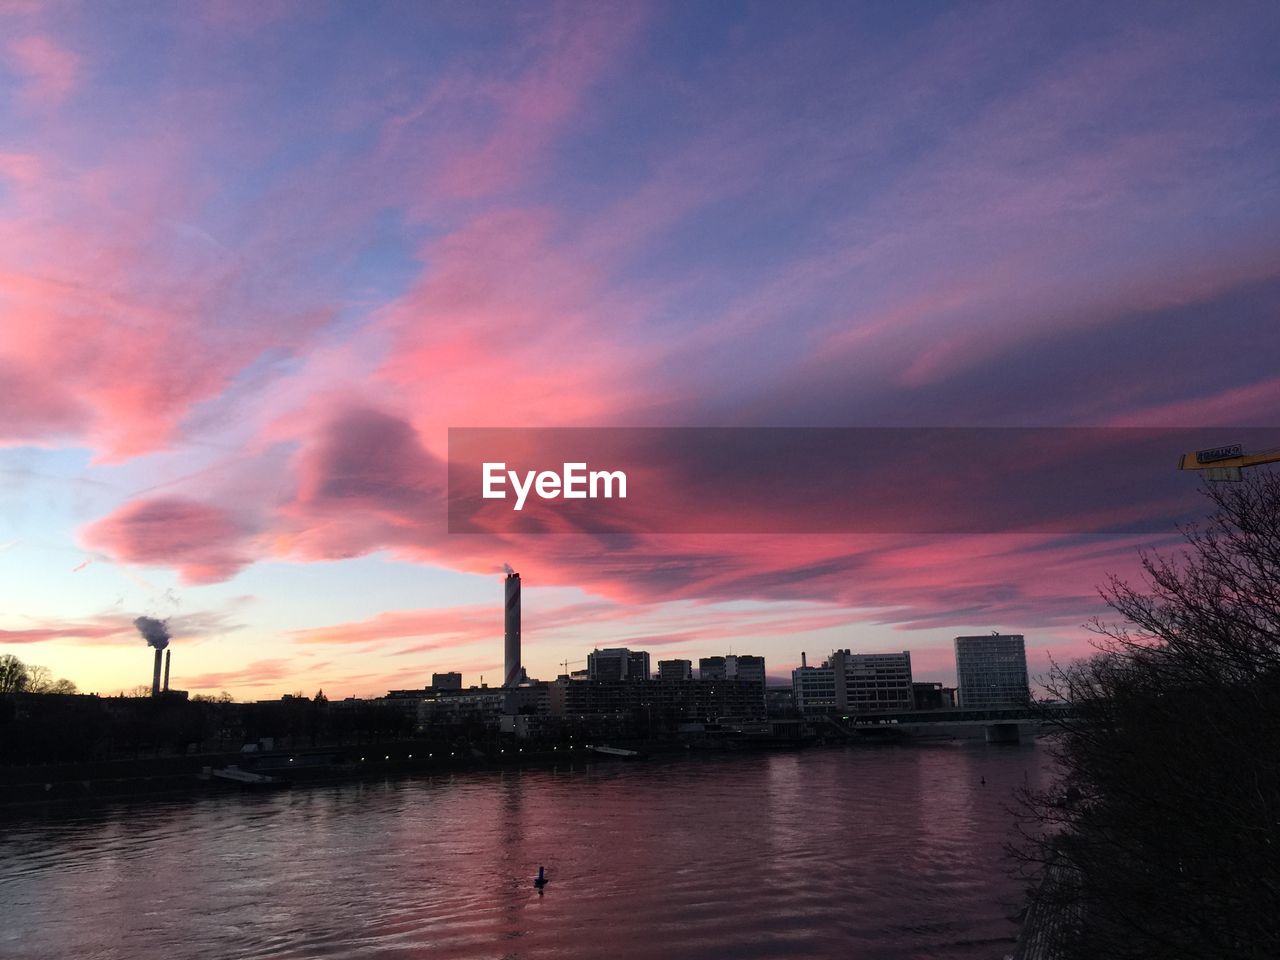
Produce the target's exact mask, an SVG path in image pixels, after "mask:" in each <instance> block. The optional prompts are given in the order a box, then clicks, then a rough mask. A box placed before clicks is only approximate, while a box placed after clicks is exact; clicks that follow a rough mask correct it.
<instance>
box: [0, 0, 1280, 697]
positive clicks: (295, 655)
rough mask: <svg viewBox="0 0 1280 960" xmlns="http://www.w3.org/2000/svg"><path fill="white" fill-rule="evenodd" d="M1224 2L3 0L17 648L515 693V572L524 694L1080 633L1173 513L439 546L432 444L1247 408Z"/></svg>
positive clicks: (1259, 108) (0, 272)
mask: <svg viewBox="0 0 1280 960" xmlns="http://www.w3.org/2000/svg"><path fill="white" fill-rule="evenodd" d="M1249 9H1251V10H1256V13H1257V15H1256V16H1254V15H1248V16H1245V15H1241V13H1240V10H1239V9H1235V10H1215V9H1209V8H1197V7H1195V6H1187V7H1179V8H1176V9H1171V8H1169V7H1168V6H1167V5H1163V4H1151V5H1141V4H1137V5H1124V6H1123V7H1116V6H1115V5H1101V4H1099V5H1094V6H1092V7H1090V8H1089V10H1088V15H1084V13H1083V12H1082V9H1081V8H1072V9H1070V10H1068V9H1046V8H1033V7H1030V6H1024V7H1010V6H1007V5H1003V4H983V5H977V6H966V7H963V8H960V7H956V8H948V7H945V6H938V7H934V8H929V9H928V10H922V9H908V8H892V7H887V6H886V7H876V6H867V7H858V6H855V5H849V6H847V7H846V6H844V5H834V4H832V5H827V6H821V5H811V6H804V5H801V6H800V7H794V8H788V9H786V10H783V9H782V8H780V7H776V6H774V5H769V4H761V5H750V4H744V5H740V6H733V7H720V6H714V5H692V6H690V5H679V4H654V5H640V4H627V5H625V6H619V7H608V8H606V7H597V6H594V5H585V4H584V5H578V6H573V5H567V6H546V7H527V8H524V9H522V10H521V11H520V13H519V15H518V16H510V17H506V16H499V15H497V14H496V13H495V12H494V11H493V10H492V9H490V10H484V9H476V8H469V7H463V6H458V7H455V6H447V5H440V6H436V5H432V6H430V7H426V6H422V7H419V6H414V5H407V4H406V5H396V4H385V5H374V6H371V7H370V6H366V5H359V6H357V5H348V6H343V5H336V6H326V5H323V4H299V5H291V4H287V3H284V4H280V5H278V6H275V7H272V9H271V11H269V12H267V11H256V12H255V13H254V14H253V15H251V14H250V13H249V12H248V8H237V7H235V5H225V4H211V5H207V6H202V7H200V8H199V9H198V10H191V11H186V10H179V9H178V8H175V7H164V6H154V7H152V6H149V5H139V6H137V7H136V8H123V9H114V8H113V9H110V10H109V9H107V8H95V7H93V6H85V7H83V8H80V9H78V10H73V9H71V8H68V7H62V6H48V7H46V6H45V5H43V4H39V3H31V4H12V5H6V6H5V7H4V8H3V9H2V10H0V23H3V26H4V33H5V36H6V38H7V39H6V41H5V42H4V44H3V45H2V46H0V76H2V77H3V80H4V81H5V82H4V85H3V89H2V90H0V98H2V100H3V104H4V110H3V117H2V118H0V137H3V141H4V143H3V146H2V147H0V257H2V258H3V262H4V266H3V268H2V269H0V316H2V317H3V320H0V406H2V407H3V411H4V412H3V415H0V591H2V592H0V652H5V653H14V654H15V655H17V656H19V657H21V659H23V660H24V661H26V662H28V663H35V664H41V665H44V666H47V667H48V668H49V669H50V670H51V671H52V672H53V673H54V674H55V675H57V676H62V677H67V678H69V679H71V680H73V681H74V682H75V683H76V684H78V686H79V687H80V689H82V690H84V691H97V692H101V693H113V692H115V691H118V690H122V689H131V688H133V687H135V686H138V685H141V684H143V683H145V682H147V681H148V680H149V678H150V676H151V672H152V652H151V651H150V650H149V649H148V647H147V646H146V644H145V642H144V641H143V640H142V639H141V638H140V637H139V636H138V634H137V631H136V629H135V628H134V626H133V621H134V619H135V618H136V617H139V616H144V615H145V616H150V617H155V618H158V619H167V620H168V621H169V623H170V626H171V630H172V633H173V637H174V639H173V645H172V649H173V651H174V657H173V670H174V674H173V678H172V682H173V684H174V686H175V687H180V688H183V689H189V690H191V691H192V692H203V693H215V694H216V693H218V692H219V691H221V690H224V689H225V690H228V691H230V692H231V693H233V694H234V695H236V696H237V697H238V698H241V699H255V698H257V697H258V696H260V695H265V694H268V693H271V692H273V691H274V692H280V691H286V690H288V691H292V690H296V689H301V690H305V691H307V692H308V693H310V692H312V691H314V690H315V689H317V688H319V687H323V688H324V689H325V690H326V692H329V693H331V695H334V696H346V695H359V696H366V695H376V694H380V693H381V692H384V691H386V690H388V689H395V688H400V687H406V686H410V685H412V684H414V683H415V682H418V681H419V680H421V679H425V678H426V677H429V676H430V675H431V674H432V673H435V672H444V671H455V670H456V671H460V672H462V673H463V674H465V675H466V676H467V677H474V678H478V677H479V676H480V675H484V676H485V677H486V678H487V681H488V682H490V683H495V682H501V681H500V678H501V677H502V675H503V672H504V659H503V650H502V637H503V625H502V617H501V612H500V610H499V609H498V607H497V604H496V603H495V602H494V598H495V596H497V595H498V594H499V593H500V590H501V587H500V584H501V582H502V569H503V565H504V564H510V565H512V566H513V567H515V568H516V569H518V570H520V571H521V572H522V573H523V574H524V575H525V577H526V578H527V579H526V586H525V589H524V594H523V601H522V602H523V605H524V623H525V628H524V637H523V650H524V657H523V659H524V663H523V665H524V667H525V669H527V671H528V672H529V674H530V675H533V676H555V675H556V674H557V673H558V672H559V671H558V669H557V668H558V664H559V662H560V661H561V660H563V659H564V658H565V657H572V656H576V655H577V654H578V653H579V652H582V651H586V650H590V649H592V648H605V647H632V648H636V649H644V650H647V651H649V652H651V653H652V655H653V659H654V660H655V661H656V660H658V659H680V658H683V659H690V660H693V661H694V662H696V661H697V660H698V659H699V657H700V656H705V655H711V654H722V653H724V652H727V651H729V650H731V649H733V650H750V651H751V652H752V653H754V654H759V655H762V656H764V657H765V659H766V662H767V663H768V664H769V665H770V669H772V670H774V671H775V676H779V677H781V676H784V675H785V674H786V673H787V672H789V670H790V669H791V667H793V666H796V665H798V662H799V651H801V650H806V651H809V653H810V654H811V655H812V656H817V655H819V654H823V653H825V652H827V651H838V650H842V649H849V650H852V651H853V652H854V653H858V652H870V651H882V650H906V649H910V651H911V658H912V666H913V670H914V672H915V674H916V675H918V676H919V677H921V678H925V679H930V680H943V681H954V679H955V673H954V664H953V650H952V643H953V640H954V638H955V637H957V636H966V635H978V634H985V633H989V632H991V631H992V630H1000V631H1015V632H1016V633H1018V634H1023V635H1025V636H1026V638H1027V659H1028V667H1029V670H1030V672H1031V674H1032V675H1033V677H1034V676H1035V675H1036V674H1037V673H1040V672H1043V671H1044V670H1045V669H1046V667H1047V666H1048V657H1049V655H1050V654H1052V655H1053V656H1054V657H1055V658H1057V659H1059V660H1067V659H1070V658H1072V657H1075V656H1079V655H1081V654H1084V653H1086V652H1088V650H1089V647H1088V634H1087V633H1085V632H1084V631H1083V630H1082V629H1081V627H1080V625H1081V624H1082V623H1084V622H1085V621H1086V620H1088V618H1089V617H1090V616H1092V615H1094V614H1099V613H1102V612H1103V604H1102V602H1101V601H1100V600H1099V598H1098V596H1097V593H1096V587H1097V585H1098V584H1099V583H1101V582H1102V581H1103V579H1104V577H1105V575H1106V574H1107V573H1110V572H1114V573H1117V574H1120V575H1122V576H1133V575H1134V574H1135V572H1136V570H1137V555H1136V551H1137V549H1138V548H1139V547H1164V546H1169V545H1171V544H1172V543H1174V542H1175V541H1176V539H1177V533H1176V531H1175V530H1174V529H1173V528H1172V526H1170V527H1169V529H1168V534H1167V535H1151V536H1111V537H1101V536H1097V535H1092V534H1090V533H1088V532H1080V533H1076V534H1071V535H1063V534H1041V533H1019V534H1013V533H1002V534H989V535H977V534H975V535H963V536H960V535H956V536H949V537H942V536H920V535H912V536H908V535H905V534H904V535H896V534H867V535H862V534H859V535H852V534H850V535H838V536H837V535H830V536H828V535H793V536H782V535H776V536H764V535H723V536H722V535H699V536H697V537H691V536H680V535H669V534H663V535H651V536H650V535H636V536H626V537H620V538H615V539H609V538H607V537H599V536H581V537H572V536H564V537H561V536H555V537H528V536H525V537H521V536H519V535H503V536H488V537H486V536H451V535H449V534H448V533H447V527H446V518H445V505H444V489H445V487H444V481H445V469H444V463H445V459H446V457H447V430H448V428H449V427H457V426H500V427H525V426H635V425H643V426H708V425H710V426H719V425H723V426H877V427H878V426H900V427H908V426H924V427H937V426H982V427H995V426H1001V427H1003V426H1102V427H1110V426H1151V427H1196V426H1203V427H1210V426H1212V427H1222V428H1224V431H1223V432H1224V434H1225V435H1223V436H1221V437H1215V438H1214V442H1222V443H1228V442H1234V441H1235V439H1236V438H1235V437H1233V436H1231V435H1230V427H1232V426H1233V425H1243V424H1250V423H1252V424H1259V423H1261V424H1266V423H1268V422H1274V421H1275V420H1276V418H1277V417H1280V379H1278V378H1277V376H1276V374H1275V359H1276V358H1275V355H1274V349H1273V344H1274V343H1275V336H1274V315H1275V310H1276V307H1277V304H1280V270H1278V269H1277V267H1276V264H1277V263H1280V256H1277V254H1278V253H1280V226H1277V225H1278V224H1280V192H1277V190H1276V188H1275V184H1276V183H1277V182H1278V181H1277V177H1276V175H1277V172H1280V171H1278V170H1277V166H1278V165H1280V143H1277V137H1276V135H1275V132H1274V130H1275V124H1274V118H1275V106H1274V105H1275V103H1276V102H1277V101H1280V80H1278V79H1277V78H1278V77H1280V64H1278V63H1277V53H1276V50H1277V48H1278V46H1277V44H1276V43H1275V42H1274V41H1275V38H1276V35H1277V30H1278V29H1280V24H1278V23H1277V20H1276V17H1275V14H1274V10H1271V9H1270V8H1268V7H1266V6H1259V7H1257V8H1249ZM1181 452H1183V451H1181V450H1177V451H1171V452H1170V457H1169V462H1168V463H1164V462H1160V463H1154V464H1153V469H1154V470H1159V471H1172V470H1173V468H1174V458H1175V456H1176V454H1178V453H1181ZM911 479H912V478H911V477H903V476H901V475H899V474H898V473H897V472H895V471H894V470H893V469H892V468H891V467H889V468H887V469H886V472H885V483H886V484H898V485H900V484H909V483H910V482H911ZM1187 483H1188V485H1189V486H1191V485H1194V483H1195V480H1194V479H1193V478H1191V477H1188V478H1187ZM1044 495H1045V497H1046V498H1052V497H1053V496H1054V495H1055V491H1054V490H1052V489H1046V490H1045V491H1044ZM920 496H921V497H922V498H927V497H928V491H927V490H921V491H920ZM1166 506H1167V505H1166V504H1164V503H1161V502H1149V501H1147V500H1145V499H1142V498H1135V499H1134V500H1133V501H1131V502H1124V503H1116V504H1115V505H1114V510H1115V512H1116V513H1117V514H1124V515H1140V516H1144V517H1148V516H1149V517H1154V518H1156V519H1159V518H1162V517H1164V516H1165V513H1164V511H1165V509H1166ZM759 509H767V506H761V507H759ZM584 655H585V654H584Z"/></svg>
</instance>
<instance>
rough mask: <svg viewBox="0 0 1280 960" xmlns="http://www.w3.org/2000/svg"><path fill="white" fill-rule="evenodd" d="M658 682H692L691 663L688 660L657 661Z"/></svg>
mask: <svg viewBox="0 0 1280 960" xmlns="http://www.w3.org/2000/svg"><path fill="white" fill-rule="evenodd" d="M658 679H659V680H692V679H693V663H692V661H689V660H659V661H658Z"/></svg>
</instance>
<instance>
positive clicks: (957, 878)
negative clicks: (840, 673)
mask: <svg viewBox="0 0 1280 960" xmlns="http://www.w3.org/2000/svg"><path fill="white" fill-rule="evenodd" d="M1043 763H1044V756H1043V751H1041V750H1038V749H1035V748H1032V747H1013V748H1009V747H986V746H984V745H968V746H955V745H945V746H933V747H910V748H898V747H886V748H877V749H852V748H851V749H815V750H809V751H803V752H799V753H779V754H762V755H758V756H733V757H713V758H706V759H702V758H694V759H690V760H677V761H662V760H653V761H648V762H645V763H637V764H626V763H619V764H613V765H610V764H601V765H596V766H591V767H585V768H577V769H572V770H568V769H562V770H554V771H523V772H518V771H516V772H512V771H508V772H502V773H475V774H458V775H454V776H443V777H436V778H428V779H421V780H406V781H397V782H388V783H381V784H344V785H340V786H328V787H318V788H314V789H297V790H294V791H291V792H289V793H282V794H273V795H270V796H251V795H243V796H242V795H226V796H219V797H208V798H202V799H198V800H194V801H183V802H175V803H165V802H155V801H143V802H136V803H117V804H112V805H107V806H103V807H99V808H95V809H89V810H71V809H67V808H62V809H57V810H51V811H50V812H49V813H47V814H45V815H44V817H43V819H40V818H32V817H31V816H30V815H27V816H26V817H25V818H23V819H18V820H14V819H10V821H9V822H8V823H7V824H5V825H4V827H3V833H2V834H0V916H3V917H4V923H3V924H0V956H4V957H6V958H7V957H13V958H15V960H16V958H29V960H36V958H39V960H44V958H50V960H52V958H59V960H60V958H64V957H71V956H77V957H94V958H102V960H114V958H122V960H123V958H129V960H139V958H140V960H149V958H153V957H154V958H161V957H163V958H164V960H173V958H183V957H190V958H215V957H216V958H225V957H237V958H240V957H243V958H267V957H270V958H292V957H297V958H304V957H305V958H312V957H344V958H348V957H349V958H372V957H390V956H393V955H394V956H396V957H398V958H416V957H432V958H436V957H443V958H464V957H465V958H470V957H484V958H492V957H511V958H521V960H538V958H560V960H565V958H568V960H574V958H597V957H601V956H604V957H608V958H610V960H629V958H641V957H653V956H664V957H675V958H678V960H686V958H688V960H694V958H704V957H705V958H713V957H715V958H719V957H735V958H739V957H741V958H752V957H779V958H781V957H806V958H827V957H830V958H837V957H838V958H842V960H843V958H847V957H859V958H886V960H888V958H907V957H911V958H921V957H948V958H956V960H964V958H970V957H974V958H976V957H992V956H1000V955H1001V954H1002V953H1003V952H1006V951H1007V948H1008V944H1009V942H1010V940H1011V938H1012V935H1013V932H1014V927H1013V925H1012V923H1011V922H1010V921H1009V919H1008V918H1007V909H1006V907H1005V904H1006V903H1012V902H1013V901H1014V900H1015V899H1016V897H1017V894H1018V884H1017V882H1016V881H1015V880H1013V879H1012V878H1011V877H1010V876H1009V875H1008V872H1007V867H1006V865H1005V864H1004V862H1003V858H1002V844H1003V843H1004V841H1005V840H1006V839H1007V838H1008V836H1009V832H1010V821H1009V818H1008V815H1007V813H1006V812H1005V809H1004V807H1005V805H1006V804H1007V803H1008V801H1009V799H1010V795H1011V790H1012V788H1014V787H1015V786H1020V785H1022V784H1023V782H1024V778H1031V780H1032V781H1033V782H1034V781H1036V780H1038V779H1039V778H1041V777H1042V776H1043V775H1044V774H1043V770H1042V766H1043ZM982 776H985V777H986V779H987V784H986V785H985V786H983V785H981V784H980V783H979V778H980V777H982ZM540 864H545V865H546V867H547V872H548V876H549V877H550V878H551V883H550V884H549V885H548V887H547V888H546V891H545V896H541V897H540V896H539V894H538V891H537V890H536V889H535V888H534V886H533V882H532V881H533V877H534V876H535V874H536V872H537V868H538V866H539V865H540Z"/></svg>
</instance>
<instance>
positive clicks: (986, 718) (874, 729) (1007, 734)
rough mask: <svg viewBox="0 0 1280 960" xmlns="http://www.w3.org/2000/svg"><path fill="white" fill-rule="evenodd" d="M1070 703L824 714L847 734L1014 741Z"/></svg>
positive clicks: (1062, 712) (1036, 729)
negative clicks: (993, 707)
mask: <svg viewBox="0 0 1280 960" xmlns="http://www.w3.org/2000/svg"><path fill="white" fill-rule="evenodd" d="M1069 712H1070V707H1069V706H1067V705H1065V704H1063V705H1053V706H1049V707H1045V706H1037V707H1004V708H1000V709H966V708H964V707H954V708H943V709H941V710H894V711H885V712H883V713H881V712H875V713H860V714H850V715H848V716H837V715H828V716H827V717H826V718H825V720H826V722H827V723H828V724H831V725H834V726H835V727H836V728H838V729H839V730H840V731H841V732H842V733H843V734H844V735H846V736H850V737H857V736H862V737H876V736H880V737H889V736H895V735H900V736H905V737H919V738H939V739H942V738H946V739H978V738H979V737H981V738H983V739H985V740H986V741H987V742H988V743H1018V742H1019V741H1020V740H1022V739H1023V738H1024V737H1033V736H1035V735H1036V734H1037V733H1039V732H1040V730H1041V728H1042V727H1044V726H1045V725H1046V723H1048V722H1050V721H1051V719H1052V717H1053V716H1055V715H1058V716H1066V715H1069Z"/></svg>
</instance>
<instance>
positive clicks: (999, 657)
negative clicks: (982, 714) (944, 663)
mask: <svg viewBox="0 0 1280 960" xmlns="http://www.w3.org/2000/svg"><path fill="white" fill-rule="evenodd" d="M955 643H956V680H957V682H958V685H959V695H960V706H962V707H964V708H966V709H973V710H982V709H990V708H995V707H1011V706H1022V705H1024V704H1026V703H1027V701H1029V700H1030V699H1031V686H1030V684H1029V683H1028V681H1027V651H1026V643H1025V639H1024V637H1023V636H1022V634H1020V633H1015V634H999V633H992V634H987V635H985V636H978V637H956V641H955Z"/></svg>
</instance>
